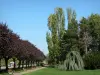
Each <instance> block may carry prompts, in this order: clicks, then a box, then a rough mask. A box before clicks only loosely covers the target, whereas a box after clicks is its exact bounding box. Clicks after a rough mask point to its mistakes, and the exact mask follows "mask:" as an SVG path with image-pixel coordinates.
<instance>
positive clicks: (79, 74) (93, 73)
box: [24, 68, 100, 75]
mask: <svg viewBox="0 0 100 75" xmlns="http://www.w3.org/2000/svg"><path fill="white" fill-rule="evenodd" d="M24 75H100V70H84V71H61V70H58V69H55V68H45V69H42V70H38V71H35V72H31V73H27V74H24Z"/></svg>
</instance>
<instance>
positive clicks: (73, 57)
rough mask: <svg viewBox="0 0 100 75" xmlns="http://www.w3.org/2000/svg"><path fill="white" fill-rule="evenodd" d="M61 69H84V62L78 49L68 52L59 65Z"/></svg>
mask: <svg viewBox="0 0 100 75" xmlns="http://www.w3.org/2000/svg"><path fill="white" fill-rule="evenodd" d="M58 69H61V70H83V69H84V63H83V59H82V57H81V56H80V53H79V52H78V51H71V52H69V53H68V54H67V56H66V60H65V61H64V63H63V64H59V65H58Z"/></svg>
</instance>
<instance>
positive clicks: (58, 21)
mask: <svg viewBox="0 0 100 75" xmlns="http://www.w3.org/2000/svg"><path fill="white" fill-rule="evenodd" d="M64 26H65V17H64V12H63V9H62V8H56V9H55V13H54V14H51V15H50V16H49V18H48V28H49V30H50V34H49V33H47V43H48V45H49V43H50V44H52V45H51V47H52V49H50V47H49V46H48V47H49V52H50V51H51V52H52V54H53V56H52V54H51V52H50V54H49V55H50V56H52V58H54V62H55V63H59V60H60V59H59V55H60V53H61V51H60V50H61V48H60V41H59V40H61V38H62V37H63V34H64ZM50 37H51V38H50ZM50 41H52V42H50Z"/></svg>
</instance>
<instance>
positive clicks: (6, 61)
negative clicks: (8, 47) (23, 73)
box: [5, 58, 8, 72]
mask: <svg viewBox="0 0 100 75" xmlns="http://www.w3.org/2000/svg"><path fill="white" fill-rule="evenodd" d="M5 65H6V71H7V72H8V58H5Z"/></svg>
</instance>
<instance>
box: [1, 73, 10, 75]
mask: <svg viewBox="0 0 100 75" xmlns="http://www.w3.org/2000/svg"><path fill="white" fill-rule="evenodd" d="M0 75H10V74H8V73H1V74H0Z"/></svg>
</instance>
